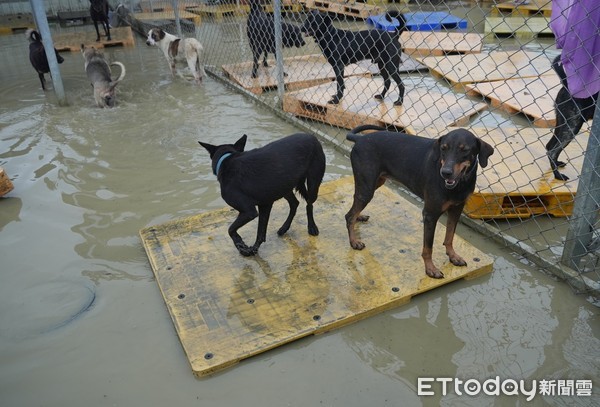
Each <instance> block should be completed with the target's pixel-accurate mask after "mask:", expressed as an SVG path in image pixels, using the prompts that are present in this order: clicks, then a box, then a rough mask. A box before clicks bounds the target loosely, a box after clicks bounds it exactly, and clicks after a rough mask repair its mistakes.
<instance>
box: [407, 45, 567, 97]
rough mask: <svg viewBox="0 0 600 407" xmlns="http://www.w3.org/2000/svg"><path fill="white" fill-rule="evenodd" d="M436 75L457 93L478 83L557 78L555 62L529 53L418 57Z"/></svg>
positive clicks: (499, 52)
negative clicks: (554, 67)
mask: <svg viewBox="0 0 600 407" xmlns="http://www.w3.org/2000/svg"><path fill="white" fill-rule="evenodd" d="M417 60H418V61H419V62H421V63H422V64H423V65H426V66H427V67H429V69H430V71H431V73H432V74H433V75H434V76H439V77H442V78H444V79H446V80H447V81H448V82H450V83H451V84H452V85H453V86H454V87H455V88H456V89H457V90H465V85H466V84H469V83H474V82H490V81H498V80H507V79H515V78H529V77H536V78H537V77H539V76H541V75H556V74H555V73H554V70H552V67H551V61H550V59H549V58H547V57H545V56H540V54H539V53H535V52H528V51H521V50H518V51H494V52H489V53H480V54H466V55H445V56H440V57H435V56H432V57H425V58H417Z"/></svg>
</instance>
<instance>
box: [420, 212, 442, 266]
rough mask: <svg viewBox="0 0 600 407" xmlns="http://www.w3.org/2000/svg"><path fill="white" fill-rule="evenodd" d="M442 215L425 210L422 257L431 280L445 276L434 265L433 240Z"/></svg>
mask: <svg viewBox="0 0 600 407" xmlns="http://www.w3.org/2000/svg"><path fill="white" fill-rule="evenodd" d="M441 215H442V213H441V212H439V211H435V212H432V211H427V209H426V208H424V209H423V251H422V252H421V257H422V258H423V262H424V263H425V274H427V275H428V276H429V277H431V278H444V274H443V273H442V272H441V271H440V269H438V268H437V267H436V266H435V264H433V260H432V254H433V239H434V237H435V227H436V226H437V221H438V219H439V218H440V216H441Z"/></svg>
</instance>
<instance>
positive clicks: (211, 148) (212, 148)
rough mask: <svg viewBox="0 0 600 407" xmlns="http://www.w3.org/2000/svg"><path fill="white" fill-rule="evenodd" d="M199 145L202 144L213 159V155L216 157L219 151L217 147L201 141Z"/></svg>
mask: <svg viewBox="0 0 600 407" xmlns="http://www.w3.org/2000/svg"><path fill="white" fill-rule="evenodd" d="M198 143H200V145H201V146H202V147H204V148H205V149H206V150H207V151H208V154H210V158H212V157H213V155H215V152H216V151H217V146H213V145H212V144H208V143H203V142H201V141H199V142H198Z"/></svg>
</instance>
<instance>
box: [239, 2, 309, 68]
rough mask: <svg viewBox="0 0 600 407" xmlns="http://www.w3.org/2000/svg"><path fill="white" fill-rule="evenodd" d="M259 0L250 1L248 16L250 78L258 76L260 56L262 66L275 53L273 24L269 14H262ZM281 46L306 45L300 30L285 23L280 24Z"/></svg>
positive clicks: (265, 64)
mask: <svg viewBox="0 0 600 407" xmlns="http://www.w3.org/2000/svg"><path fill="white" fill-rule="evenodd" d="M259 1H260V0H250V14H249V15H248V23H247V28H246V34H247V35H248V42H249V43H250V49H251V50H252V62H253V63H252V77H253V78H256V77H257V75H258V64H259V60H260V57H261V55H264V59H263V66H265V67H267V66H269V65H268V64H267V56H268V54H269V53H271V54H274V53H275V22H274V19H273V16H272V15H271V14H267V13H265V12H264V10H263V8H262V6H261V5H260V3H259ZM281 24H282V27H281V29H282V32H281V37H282V45H283V47H285V48H292V47H298V48H299V47H302V46H304V45H305V44H306V43H305V42H304V38H303V37H302V32H300V28H299V27H297V26H295V25H293V24H290V23H286V22H282V23H281Z"/></svg>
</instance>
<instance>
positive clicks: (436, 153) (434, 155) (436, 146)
mask: <svg viewBox="0 0 600 407" xmlns="http://www.w3.org/2000/svg"><path fill="white" fill-rule="evenodd" d="M444 137H446V136H445V135H444V136H441V137H438V138H436V139H435V142H434V143H433V148H432V149H431V159H432V160H433V162H438V161H439V160H440V157H441V154H440V148H441V147H442V141H443V140H444Z"/></svg>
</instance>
